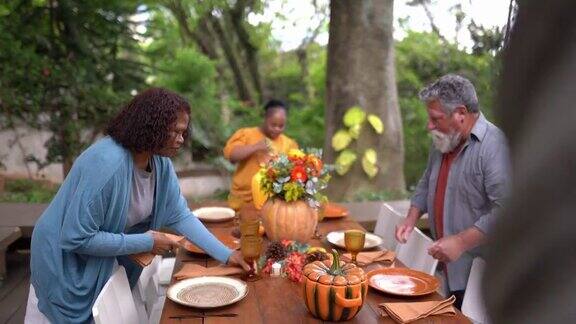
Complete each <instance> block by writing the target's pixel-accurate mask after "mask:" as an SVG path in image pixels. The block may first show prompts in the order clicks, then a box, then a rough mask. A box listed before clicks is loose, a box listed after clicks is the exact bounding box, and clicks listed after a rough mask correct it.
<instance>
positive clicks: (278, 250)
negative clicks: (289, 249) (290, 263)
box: [266, 241, 286, 261]
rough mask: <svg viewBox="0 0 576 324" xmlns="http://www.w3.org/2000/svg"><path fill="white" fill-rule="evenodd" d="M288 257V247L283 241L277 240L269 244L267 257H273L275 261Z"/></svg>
mask: <svg viewBox="0 0 576 324" xmlns="http://www.w3.org/2000/svg"><path fill="white" fill-rule="evenodd" d="M284 258H286V248H285V247H284V245H282V243H280V242H278V241H275V242H272V243H270V245H268V248H267V249H266V259H272V260H274V261H279V260H284Z"/></svg>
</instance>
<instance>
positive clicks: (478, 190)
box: [396, 74, 510, 308]
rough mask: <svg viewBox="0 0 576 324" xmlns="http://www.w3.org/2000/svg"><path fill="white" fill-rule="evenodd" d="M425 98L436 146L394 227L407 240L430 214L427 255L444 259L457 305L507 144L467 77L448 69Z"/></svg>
mask: <svg viewBox="0 0 576 324" xmlns="http://www.w3.org/2000/svg"><path fill="white" fill-rule="evenodd" d="M420 99H421V100H422V101H423V102H424V103H425V104H426V109H427V112H428V124H427V128H428V131H429V132H430V134H431V136H432V142H433V148H432V149H431V151H430V155H429V158H428V164H427V167H426V171H425V172H424V174H423V176H422V178H421V179H420V181H419V182H418V185H417V187H416V190H415V192H414V195H413V196H412V199H411V207H410V209H409V211H408V215H407V216H406V219H405V220H404V222H403V223H401V224H399V225H398V226H397V227H396V239H397V240H398V241H399V242H400V243H405V242H406V241H407V240H408V238H409V236H410V233H411V232H412V230H413V229H414V225H415V224H416V222H417V221H418V219H419V218H420V217H421V216H422V214H424V213H428V219H429V222H430V229H431V232H432V236H433V238H434V240H435V242H434V244H433V245H432V247H431V248H430V249H429V250H428V253H429V254H430V255H431V256H432V257H434V258H435V259H438V260H439V261H440V262H441V263H440V269H441V271H442V272H443V274H444V275H445V278H446V282H447V284H448V290H449V292H450V293H451V294H453V295H455V296H456V299H457V300H456V303H455V305H456V306H457V307H458V308H460V306H461V304H462V297H463V296H464V290H465V288H466V283H467V281H468V275H469V273H470V267H471V265H472V259H473V258H474V257H475V256H477V255H479V253H480V252H481V251H480V245H482V243H484V242H485V240H486V235H487V234H489V233H490V230H491V228H492V226H493V224H494V222H495V217H496V213H497V210H498V209H499V208H500V207H501V206H502V203H503V200H504V198H505V196H506V193H507V190H506V189H507V187H508V185H509V183H510V158H509V153H508V146H507V142H506V138H505V136H504V134H503V133H502V132H501V131H500V129H498V128H497V127H496V126H494V125H493V124H492V123H491V122H489V121H488V120H487V119H486V118H485V117H484V115H483V114H482V113H481V112H480V110H479V105H478V97H477V96H476V91H475V89H474V86H473V85H472V83H471V82H470V81H469V80H467V79H466V78H463V77H461V76H458V75H453V74H449V75H445V76H443V77H441V78H440V79H438V80H437V81H435V82H434V83H432V84H431V85H429V86H428V87H426V88H424V89H423V90H422V91H421V92H420Z"/></svg>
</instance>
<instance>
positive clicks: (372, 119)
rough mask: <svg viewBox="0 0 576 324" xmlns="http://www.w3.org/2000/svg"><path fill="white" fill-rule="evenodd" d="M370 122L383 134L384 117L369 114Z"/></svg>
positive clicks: (377, 131)
mask: <svg viewBox="0 0 576 324" xmlns="http://www.w3.org/2000/svg"><path fill="white" fill-rule="evenodd" d="M368 122H369V123H370V125H372V127H373V128H374V130H375V131H376V133H378V134H382V132H384V124H382V119H380V117H378V116H376V115H374V114H370V115H368Z"/></svg>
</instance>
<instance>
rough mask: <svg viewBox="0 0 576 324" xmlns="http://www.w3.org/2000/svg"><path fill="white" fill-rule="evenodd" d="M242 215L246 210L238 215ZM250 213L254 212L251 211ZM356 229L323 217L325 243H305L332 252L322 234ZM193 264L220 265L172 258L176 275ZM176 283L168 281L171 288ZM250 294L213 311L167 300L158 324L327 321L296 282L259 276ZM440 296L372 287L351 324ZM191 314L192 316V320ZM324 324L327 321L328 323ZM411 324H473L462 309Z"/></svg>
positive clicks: (224, 227)
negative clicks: (386, 307)
mask: <svg viewBox="0 0 576 324" xmlns="http://www.w3.org/2000/svg"><path fill="white" fill-rule="evenodd" d="M242 212H244V210H243V211H242ZM253 212H256V211H255V210H254V211H253ZM205 225H206V227H207V228H208V229H210V230H211V231H216V232H222V231H228V230H229V231H230V232H231V231H232V230H233V229H234V228H235V222H234V221H233V220H230V221H226V222H221V223H206V224H205ZM348 229H360V230H363V228H362V226H360V224H358V223H357V222H356V221H355V220H354V219H353V217H352V216H347V217H343V218H335V219H324V220H323V221H322V222H321V223H320V224H319V233H320V234H321V235H322V237H323V239H311V240H310V241H309V242H307V243H308V244H310V245H311V246H322V247H324V248H326V249H328V248H330V249H332V248H335V247H334V246H332V245H331V244H330V243H329V242H327V241H326V239H325V237H326V234H328V233H330V232H331V231H339V230H348ZM189 262H191V263H195V264H199V265H202V266H205V267H212V266H216V265H218V264H219V263H218V262H217V261H216V260H214V259H212V258H210V257H209V256H207V255H203V254H192V253H189V252H187V251H185V250H184V249H179V251H178V252H177V255H176V263H175V266H174V273H175V272H177V271H178V270H180V269H181V268H182V266H183V264H184V263H189ZM387 266H388V267H389V266H391V265H390V264H386V263H378V262H376V263H373V264H370V265H368V266H366V267H364V270H365V271H367V272H368V271H370V270H373V269H377V268H380V267H387ZM393 266H395V267H403V264H402V263H401V262H400V261H399V260H396V261H395V262H394V265H393ZM175 282H176V280H175V279H174V278H172V282H171V284H174V283H175ZM247 285H248V294H247V295H246V297H244V298H243V299H242V300H240V301H239V302H237V303H235V304H232V305H229V306H224V307H221V308H217V309H204V310H203V309H194V308H191V307H188V306H183V305H180V304H177V303H176V302H174V301H172V300H170V299H169V298H166V302H165V304H164V308H163V310H162V317H161V319H160V323H166V324H168V323H210V324H215V323H250V324H259V323H263V324H266V323H325V321H322V320H319V319H317V318H314V317H313V316H312V314H311V313H310V312H309V311H308V309H307V308H306V305H305V303H304V299H303V284H302V283H295V282H292V281H290V280H289V279H287V278H283V277H270V276H267V275H263V276H262V279H260V280H257V281H253V282H247ZM442 299H443V298H442V296H441V295H439V294H438V293H436V292H435V293H432V294H430V295H426V296H420V297H400V296H394V295H390V294H386V293H383V292H380V291H377V290H375V289H373V288H370V289H369V291H368V294H367V297H366V300H365V302H364V306H363V307H362V309H361V310H360V312H359V313H358V314H357V315H356V317H354V318H353V319H351V320H349V321H347V322H350V323H395V322H394V321H393V320H392V319H391V318H390V317H385V316H383V315H382V309H381V308H380V307H379V304H381V303H386V302H416V301H431V300H442ZM190 315H192V316H194V317H190ZM326 323H328V322H326ZM413 323H438V324H439V323H443V324H444V323H446V324H448V323H471V322H470V320H469V319H468V318H467V317H466V316H464V315H463V314H462V313H461V312H460V311H457V312H456V315H455V316H429V317H426V318H424V319H421V320H418V321H416V322H413Z"/></svg>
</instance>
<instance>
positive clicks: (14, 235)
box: [0, 227, 22, 280]
mask: <svg viewBox="0 0 576 324" xmlns="http://www.w3.org/2000/svg"><path fill="white" fill-rule="evenodd" d="M21 236H22V232H21V231H20V228H19V227H0V280H4V279H5V278H6V249H7V248H8V246H9V245H10V244H12V243H14V242H15V241H16V240H17V239H19V238H20V237H21Z"/></svg>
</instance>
